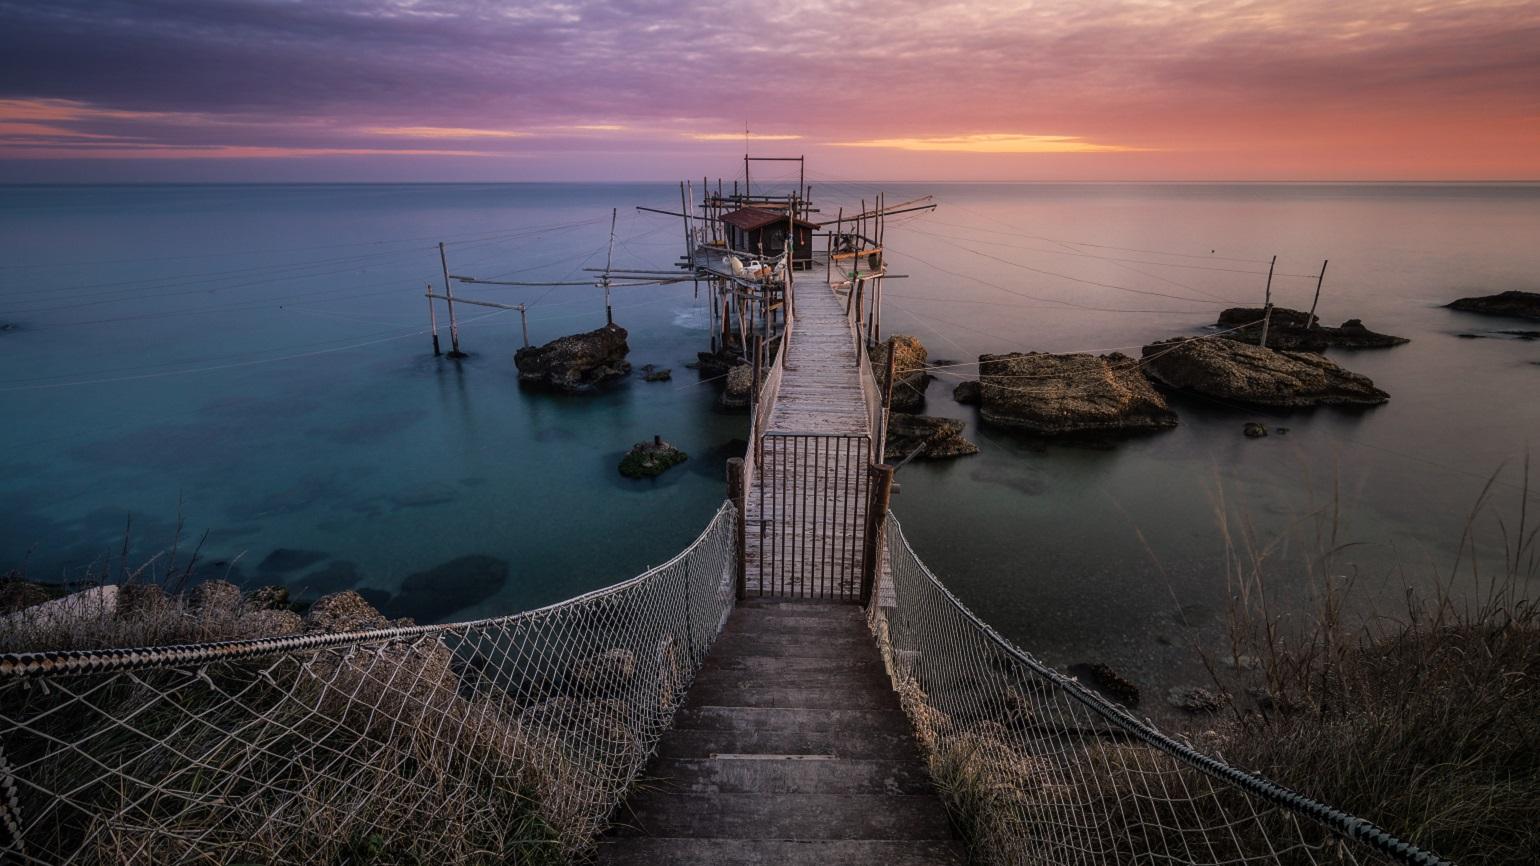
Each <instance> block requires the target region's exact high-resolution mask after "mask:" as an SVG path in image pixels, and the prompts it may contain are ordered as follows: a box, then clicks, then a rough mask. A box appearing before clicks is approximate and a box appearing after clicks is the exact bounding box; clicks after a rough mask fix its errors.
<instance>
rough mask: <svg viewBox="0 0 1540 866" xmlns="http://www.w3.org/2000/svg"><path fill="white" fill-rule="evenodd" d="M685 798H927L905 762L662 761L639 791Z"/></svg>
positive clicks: (913, 764)
mask: <svg viewBox="0 0 1540 866" xmlns="http://www.w3.org/2000/svg"><path fill="white" fill-rule="evenodd" d="M639 787H640V788H642V789H650V788H657V789H659V790H663V791H671V792H679V793H686V794H714V793H722V794H755V793H759V794H928V793H931V783H930V774H929V773H927V772H926V771H925V768H924V766H923V765H921V764H920V763H919V762H918V761H915V760H913V759H911V758H909V756H907V755H906V756H904V757H903V758H892V757H887V758H866V759H855V758H851V759H842V760H838V761H825V760H807V759H803V758H782V759H779V760H772V759H767V758H765V757H763V756H755V757H747V756H741V757H728V758H721V757H719V758H714V759H713V758H666V759H663V760H660V761H657V762H656V763H654V765H653V766H652V767H651V769H650V770H649V771H648V777H647V778H646V779H645V780H644V781H643V782H642V783H641V784H640V786H639Z"/></svg>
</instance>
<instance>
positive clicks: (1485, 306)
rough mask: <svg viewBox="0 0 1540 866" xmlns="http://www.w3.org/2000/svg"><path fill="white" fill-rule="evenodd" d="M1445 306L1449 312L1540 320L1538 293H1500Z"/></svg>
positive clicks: (1454, 302) (1458, 301) (1461, 300)
mask: <svg viewBox="0 0 1540 866" xmlns="http://www.w3.org/2000/svg"><path fill="white" fill-rule="evenodd" d="M1446 306H1447V307H1449V309H1451V310H1461V311H1464V312H1467V313H1481V314H1482V315H1485V316H1511V317H1513V318H1516V319H1540V292H1512V291H1510V292H1500V293H1498V294H1495V295H1483V296H1481V297H1475V298H1460V299H1459V300H1457V301H1453V302H1451V303H1449V304H1446Z"/></svg>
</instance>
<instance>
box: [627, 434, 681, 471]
mask: <svg viewBox="0 0 1540 866" xmlns="http://www.w3.org/2000/svg"><path fill="white" fill-rule="evenodd" d="M687 459H689V455H688V454H686V453H684V452H683V451H680V450H679V449H678V448H675V447H674V446H672V445H670V444H668V443H667V442H664V441H663V437H662V436H654V437H652V441H651V442H638V443H636V444H635V445H633V446H631V450H630V451H627V452H626V456H625V457H623V458H622V459H621V461H620V474H621V475H624V476H626V477H627V478H656V477H657V476H659V475H662V474H663V473H664V472H666V471H668V469H669V468H670V467H673V466H676V465H678V464H680V463H683V462H684V461H685V460H687Z"/></svg>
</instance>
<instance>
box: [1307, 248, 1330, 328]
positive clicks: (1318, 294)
mask: <svg viewBox="0 0 1540 866" xmlns="http://www.w3.org/2000/svg"><path fill="white" fill-rule="evenodd" d="M1328 261H1330V259H1321V272H1320V273H1318V274H1316V275H1315V300H1313V301H1311V302H1310V318H1308V319H1306V320H1305V326H1306V327H1307V328H1314V327H1315V306H1316V304H1319V303H1320V302H1321V282H1322V281H1323V280H1325V279H1326V263H1327V262H1328Z"/></svg>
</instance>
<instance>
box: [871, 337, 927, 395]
mask: <svg viewBox="0 0 1540 866" xmlns="http://www.w3.org/2000/svg"><path fill="white" fill-rule="evenodd" d="M890 353H892V354H893V356H894V362H893V363H894V366H893V407H892V408H893V411H894V412H918V411H920V409H921V407H923V406H924V405H925V386H926V385H929V384H930V372H929V371H928V369H927V367H926V363H925V359H926V358H927V357H928V353H927V352H926V351H925V345H924V344H923V343H921V342H920V341H919V340H918V339H916V338H914V337H911V336H909V335H908V334H894V335H893V336H891V337H889V338H887V339H886V340H883V341H882V342H881V343H878V344H877V345H876V347H874V348H873V349H872V350H871V353H870V354H871V359H872V372H873V373H875V374H876V376H877V389H878V391H882V390H883V389H885V388H887V381H886V379H887V375H888V355H889V354H890Z"/></svg>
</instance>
